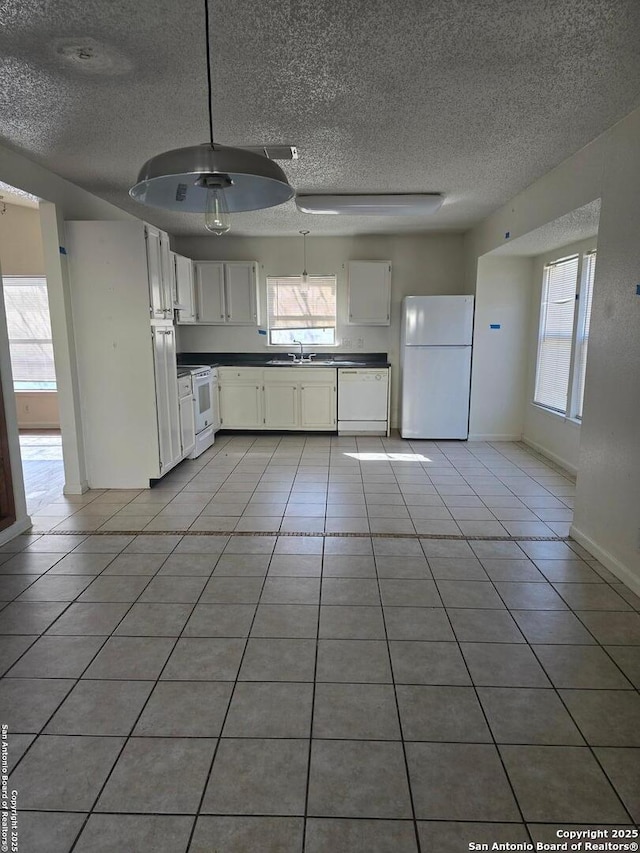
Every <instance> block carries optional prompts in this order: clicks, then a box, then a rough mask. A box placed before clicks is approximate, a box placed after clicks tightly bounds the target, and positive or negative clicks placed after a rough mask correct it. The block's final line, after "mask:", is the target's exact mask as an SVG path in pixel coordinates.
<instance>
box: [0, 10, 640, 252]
mask: <svg viewBox="0 0 640 853" xmlns="http://www.w3.org/2000/svg"><path fill="white" fill-rule="evenodd" d="M210 3H211V44H212V57H213V108H214V129H215V137H216V141H218V142H220V143H222V144H231V145H256V144H260V143H264V142H270V143H285V144H293V145H297V146H298V149H299V152H300V160H299V161H297V162H287V163H284V164H283V165H284V168H285V171H286V173H287V175H288V177H289V179H290V181H291V183H292V184H293V186H294V187H295V188H296V190H297V191H299V192H310V191H313V192H327V193H329V192H389V191H395V192H420V191H436V192H443V193H445V194H446V197H447V201H446V203H445V205H444V206H443V208H442V209H441V210H440V212H439V213H437V214H436V215H435V216H433V217H431V218H428V217H426V218H424V219H423V218H414V217H411V218H406V219H405V218H403V219H387V218H384V217H379V218H378V217H376V218H362V217H348V218H343V217H309V216H305V215H304V214H300V213H298V212H297V211H296V209H295V205H294V202H293V201H291V202H288V203H287V204H285V205H282V206H280V207H278V208H274V209H272V210H267V211H258V212H254V213H247V214H238V215H236V216H234V223H233V229H234V234H252V235H263V236H267V235H282V234H296V233H297V232H298V231H299V230H300V229H301V228H304V227H307V228H310V229H311V230H312V231H313V233H315V234H327V235H330V234H354V233H376V232H386V233H391V232H401V231H406V232H415V231H421V230H425V229H429V230H464V229H466V228H468V227H469V226H471V225H472V224H474V223H476V222H478V221H479V220H480V219H482V218H483V217H484V216H486V215H487V214H489V213H490V212H491V211H493V210H494V209H496V208H497V207H498V206H500V205H501V204H503V203H504V202H505V201H506V200H507V199H508V198H510V197H511V196H513V195H514V194H515V193H517V192H519V191H520V190H522V189H523V188H525V187H526V186H528V185H529V184H530V183H532V182H533V181H534V180H535V179H536V178H538V177H539V176H540V175H542V174H544V173H546V172H547V171H548V170H549V169H551V168H552V167H553V166H555V165H557V164H558V163H559V162H561V161H562V160H563V159H565V158H566V157H568V156H570V155H571V154H572V153H573V152H575V151H576V150H578V149H579V148H581V147H582V146H584V145H585V144H586V143H588V142H589V141H590V140H591V139H593V138H594V137H595V136H597V135H598V134H599V133H601V132H602V131H603V130H605V129H606V128H607V127H609V126H611V125H612V124H613V123H614V122H616V121H617V120H619V119H620V118H622V117H623V116H624V115H626V114H627V113H628V112H630V111H631V110H632V109H633V108H635V107H636V106H638V105H639V104H640V97H639V95H638V93H639V92H640V63H638V61H637V44H638V39H639V37H640V3H638V2H637V0H473V2H468V1H467V2H452V0H431V2H424V0H396V2H393V3H392V2H388V0H387V2H384V0H370V2H365V0H349V2H347V0H289V2H276V0H261V1H260V2H258V0H210ZM1 16H2V29H1V31H0V55H1V56H2V58H3V59H2V72H1V73H2V79H3V85H2V87H1V92H0V139H1V140H2V142H4V143H5V144H7V145H8V146H9V147H11V148H14V149H16V150H18V151H20V152H21V153H23V154H25V155H26V156H28V157H30V158H32V159H33V160H35V161H37V162H38V163H41V164H42V165H44V166H47V167H48V168H50V169H51V170H52V171H54V172H56V173H57V174H59V175H62V176H63V177H65V178H68V179H69V180H71V181H73V182H74V183H77V184H79V185H80V186H82V187H84V188H86V189H88V190H90V191H91V192H94V193H95V194H96V195H98V196H100V197H102V198H104V199H106V200H108V201H110V202H112V203H114V204H116V205H118V206H119V207H122V208H124V209H126V210H129V211H130V212H132V213H134V214H136V215H138V216H141V217H144V218H145V219H148V220H149V221H151V222H153V223H155V224H157V225H159V226H161V227H163V228H166V229H168V230H169V231H170V232H172V233H175V234H183V235H188V234H194V235H195V234H201V233H202V222H201V217H199V216H196V215H188V214H182V215H178V214H167V213H164V212H162V211H160V212H155V211H151V210H150V209H147V208H143V207H141V206H140V205H137V204H136V203H134V202H133V201H131V200H130V199H129V197H128V195H127V190H128V188H129V186H130V185H131V184H132V183H134V182H135V179H136V175H137V171H138V169H139V168H140V166H141V165H142V163H143V162H144V161H146V160H147V159H148V158H149V157H151V156H153V155H155V154H157V153H159V152H161V151H165V150H168V149H170V148H178V147H181V146H186V145H193V144H197V143H200V142H204V141H205V140H206V139H207V137H208V129H207V112H206V91H207V90H206V76H205V74H206V72H205V52H204V33H203V17H204V13H203V4H202V2H201V0H189V2H186V3H176V2H173V1H172V0H171V2H170V0H155V2H151V0H116V2H111V3H104V2H96V0H93V2H87V0H82V2H81V0H59V2H56V3H51V2H46V0H6V2H4V3H3V4H2V13H1ZM70 44H71V45H74V44H78V45H83V44H86V45H88V46H89V47H90V48H91V50H92V53H93V59H91V60H87V61H84V62H83V61H82V60H79V59H74V58H69V57H65V56H64V48H65V47H66V46H68V45H70Z"/></svg>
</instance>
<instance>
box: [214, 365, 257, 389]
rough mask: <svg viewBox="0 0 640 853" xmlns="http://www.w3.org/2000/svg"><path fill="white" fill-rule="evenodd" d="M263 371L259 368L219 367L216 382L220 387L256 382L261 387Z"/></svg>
mask: <svg viewBox="0 0 640 853" xmlns="http://www.w3.org/2000/svg"><path fill="white" fill-rule="evenodd" d="M263 374H264V371H263V370H262V369H261V368H259V367H219V368H218V381H219V382H220V384H221V385H224V384H225V383H228V382H256V383H259V384H260V385H262V377H263Z"/></svg>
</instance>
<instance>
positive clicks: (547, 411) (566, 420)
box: [531, 402, 582, 428]
mask: <svg viewBox="0 0 640 853" xmlns="http://www.w3.org/2000/svg"><path fill="white" fill-rule="evenodd" d="M531 405H532V406H533V408H534V409H536V410H537V411H538V412H544V413H545V415H550V416H551V417H552V418H556V420H560V421H563V422H564V423H567V424H572V426H574V427H578V428H580V427H581V426H582V421H581V420H578V419H577V418H570V417H569V416H568V415H563V414H562V412H556V411H554V410H553V409H548V408H547V407H546V406H541V405H540V403H533V402H532V403H531Z"/></svg>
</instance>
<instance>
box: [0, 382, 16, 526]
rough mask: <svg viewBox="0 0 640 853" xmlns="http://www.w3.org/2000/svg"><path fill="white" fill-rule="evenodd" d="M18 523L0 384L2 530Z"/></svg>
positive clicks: (0, 386)
mask: <svg viewBox="0 0 640 853" xmlns="http://www.w3.org/2000/svg"><path fill="white" fill-rule="evenodd" d="M15 522H16V502H15V497H14V491H13V474H12V471H11V451H10V448H9V431H8V429H7V418H6V415H5V408H4V392H3V388H2V382H0V530H5V529H6V528H7V527H11V525H12V524H15Z"/></svg>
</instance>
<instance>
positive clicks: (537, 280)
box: [523, 237, 597, 474]
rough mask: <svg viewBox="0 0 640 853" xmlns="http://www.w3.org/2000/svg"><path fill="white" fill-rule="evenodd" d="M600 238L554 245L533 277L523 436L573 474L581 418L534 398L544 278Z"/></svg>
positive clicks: (537, 264)
mask: <svg viewBox="0 0 640 853" xmlns="http://www.w3.org/2000/svg"><path fill="white" fill-rule="evenodd" d="M596 242H597V238H596V237H591V238H590V239H588V240H581V241H580V242H578V243H571V244H569V245H567V246H562V248H560V249H554V250H553V252H547V253H545V254H543V255H538V256H536V257H535V258H533V259H532V260H533V269H532V274H531V275H532V277H531V323H530V328H529V330H528V358H527V361H528V371H527V388H526V404H525V413H524V432H523V439H524V441H526V443H527V444H530V445H531V446H532V447H533V448H535V449H536V450H539V451H540V452H541V453H544V454H545V456H548V457H549V458H550V459H553V461H554V462H557V463H558V464H559V465H562V467H563V468H566V469H567V470H568V471H571V473H572V474H575V473H576V472H577V470H578V454H579V452H580V423H579V422H578V421H575V420H572V419H571V418H567V417H565V416H564V415H560V414H558V413H557V412H552V411H550V410H549V409H545V408H543V407H542V406H536V405H535V403H534V402H533V396H534V392H535V382H536V358H537V354H538V330H539V328H540V306H541V299H542V278H543V275H544V267H545V264H548V263H551V262H552V261H556V260H558V258H565V257H567V256H568V255H578V254H584V252H588V251H589V250H590V249H595V247H596Z"/></svg>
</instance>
